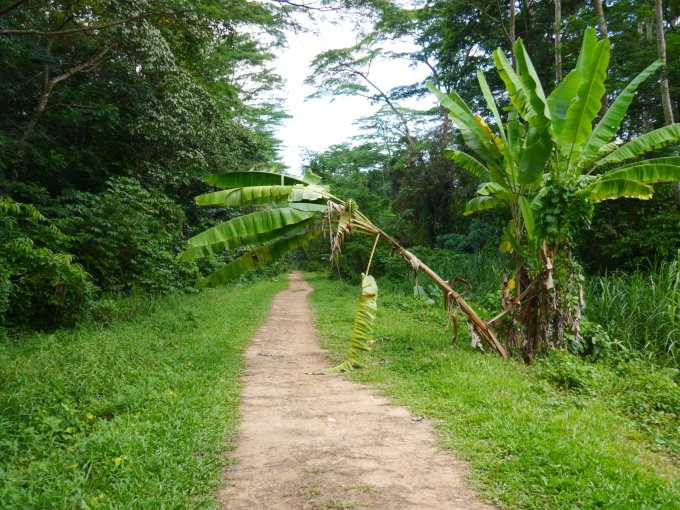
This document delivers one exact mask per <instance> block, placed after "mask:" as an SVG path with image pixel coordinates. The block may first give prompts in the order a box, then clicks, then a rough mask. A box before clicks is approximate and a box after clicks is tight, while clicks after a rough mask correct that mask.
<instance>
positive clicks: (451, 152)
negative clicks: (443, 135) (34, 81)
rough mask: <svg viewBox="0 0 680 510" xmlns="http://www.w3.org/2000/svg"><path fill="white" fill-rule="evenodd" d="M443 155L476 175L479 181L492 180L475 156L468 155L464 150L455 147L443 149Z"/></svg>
mask: <svg viewBox="0 0 680 510" xmlns="http://www.w3.org/2000/svg"><path fill="white" fill-rule="evenodd" d="M444 157H445V158H450V159H452V160H454V161H455V162H456V163H458V164H459V165H460V166H461V167H462V168H464V169H465V170H467V171H468V172H470V173H471V174H472V175H474V176H475V177H477V178H478V179H479V180H480V181H481V182H489V181H491V180H492V179H491V174H490V173H489V170H488V169H487V168H486V167H485V166H484V165H482V164H481V163H480V162H479V161H477V160H476V159H475V158H473V157H472V156H468V155H467V154H465V153H464V152H461V151H458V150H455V149H447V150H445V151H444Z"/></svg>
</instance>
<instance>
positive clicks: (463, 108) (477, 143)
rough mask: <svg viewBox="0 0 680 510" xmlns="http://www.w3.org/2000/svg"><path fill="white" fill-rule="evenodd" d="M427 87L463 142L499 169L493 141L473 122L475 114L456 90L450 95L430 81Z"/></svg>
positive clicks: (490, 164)
mask: <svg viewBox="0 0 680 510" xmlns="http://www.w3.org/2000/svg"><path fill="white" fill-rule="evenodd" d="M426 85H427V88H428V89H429V90H430V92H432V93H433V94H434V95H435V96H437V99H438V100H439V102H440V103H441V104H442V106H444V107H445V108H447V109H448V110H449V117H450V118H451V120H452V121H453V123H454V124H455V125H456V127H457V128H458V130H459V131H460V133H461V135H462V136H463V139H464V140H465V143H466V144H467V145H468V146H469V147H470V149H472V150H473V151H474V152H475V154H477V155H478V156H479V157H480V158H482V159H483V160H484V161H485V162H486V163H487V164H488V165H489V166H494V167H496V168H498V169H499V170H501V167H499V165H498V163H499V162H498V158H495V157H494V155H493V153H492V150H491V145H492V144H493V141H492V140H490V139H489V138H488V137H487V136H486V135H485V134H484V131H483V130H482V129H481V128H480V126H479V125H478V124H477V122H475V116H474V115H473V114H472V112H471V111H470V108H468V106H467V105H466V104H465V102H464V101H463V100H462V99H461V98H460V96H459V95H458V94H456V92H451V97H449V96H447V95H446V94H444V93H443V92H440V91H439V89H437V87H435V86H433V85H432V84H431V83H429V82H428V83H426Z"/></svg>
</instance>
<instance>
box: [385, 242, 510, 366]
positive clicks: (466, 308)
mask: <svg viewBox="0 0 680 510" xmlns="http://www.w3.org/2000/svg"><path fill="white" fill-rule="evenodd" d="M380 237H382V238H383V239H384V240H385V241H386V242H387V243H388V244H389V245H390V246H391V247H392V248H394V249H395V250H396V251H397V252H398V253H399V255H401V256H402V258H403V259H404V260H406V261H407V262H409V263H410V264H411V265H412V266H413V267H414V268H418V270H420V271H422V272H423V273H425V274H426V275H427V276H429V277H430V279H431V280H432V281H433V282H434V283H436V284H437V285H438V286H439V288H440V289H442V290H443V291H444V292H445V293H446V294H447V295H448V296H451V297H452V298H453V300H454V301H455V302H456V304H457V305H458V307H459V308H460V310H461V312H463V313H464V314H465V315H466V316H467V317H468V319H470V321H471V322H472V325H473V326H474V328H475V331H476V332H477V334H478V335H479V336H480V337H481V338H482V340H483V341H484V343H486V344H487V345H488V346H489V347H490V348H491V349H492V350H493V351H494V352H496V353H497V354H499V355H500V356H502V357H503V358H505V359H507V358H508V353H507V352H506V350H505V349H504V348H503V346H502V345H501V343H500V342H499V341H498V340H497V339H496V336H495V335H494V334H493V331H491V329H489V326H488V325H487V323H486V322H484V320H483V319H482V318H481V317H480V316H479V315H477V313H476V312H475V311H474V310H473V309H472V308H471V307H470V305H469V304H468V303H467V301H465V300H464V299H463V297H462V296H461V295H460V294H458V292H456V291H455V290H454V288H453V287H452V286H451V285H450V284H449V282H447V281H446V280H444V279H442V278H441V277H440V276H439V275H438V274H437V273H435V272H434V271H432V269H430V268H429V267H428V266H427V265H425V264H423V262H422V261H421V260H419V259H418V258H417V257H416V256H415V255H413V253H411V252H410V251H408V250H407V249H405V248H404V247H403V246H401V245H400V244H399V243H397V242H396V241H395V240H394V239H392V238H391V237H390V236H388V235H387V234H385V233H384V232H382V231H381V232H380Z"/></svg>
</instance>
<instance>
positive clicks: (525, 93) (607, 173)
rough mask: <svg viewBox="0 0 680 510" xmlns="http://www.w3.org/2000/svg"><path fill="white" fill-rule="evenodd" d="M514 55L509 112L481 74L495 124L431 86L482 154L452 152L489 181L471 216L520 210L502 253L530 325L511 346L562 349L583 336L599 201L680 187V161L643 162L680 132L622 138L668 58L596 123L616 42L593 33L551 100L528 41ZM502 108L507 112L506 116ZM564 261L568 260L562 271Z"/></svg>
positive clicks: (502, 67)
mask: <svg viewBox="0 0 680 510" xmlns="http://www.w3.org/2000/svg"><path fill="white" fill-rule="evenodd" d="M513 54H514V60H515V67H514V68H513V66H512V65H511V64H510V62H509V60H508V59H507V57H506V56H505V55H504V54H503V52H502V51H501V50H500V48H498V49H497V50H496V51H495V52H494V53H493V59H494V62H495V65H496V69H497V71H498V73H499V75H500V77H501V79H502V81H503V83H504V84H505V88H506V91H507V97H508V98H509V104H508V105H506V106H505V107H504V108H502V109H499V107H498V105H497V103H496V101H495V99H494V97H493V94H492V93H491V90H490V88H489V86H488V84H487V82H486V79H485V77H484V74H483V73H482V72H481V71H478V74H477V76H478V81H479V85H480V89H481V93H482V95H483V96H484V98H485V100H486V103H487V105H488V108H489V110H490V111H491V114H492V115H491V119H492V120H491V121H490V122H487V121H485V120H484V118H483V117H482V116H481V115H479V114H474V113H473V112H472V111H471V110H470V108H469V107H468V106H467V105H466V104H465V103H464V102H463V100H462V99H461V98H460V96H459V95H458V94H457V93H456V92H452V93H451V94H450V95H448V96H447V95H446V94H443V93H442V92H440V91H439V90H437V89H436V88H435V87H433V86H432V85H430V84H428V88H429V89H430V90H431V91H432V92H433V93H434V94H435V95H436V97H437V98H438V100H439V101H440V103H441V104H442V106H444V107H446V108H447V109H448V111H449V117H450V118H451V120H452V121H453V122H454V124H455V125H456V126H457V127H458V129H459V130H460V133H461V135H462V137H463V140H464V141H465V144H466V145H467V147H468V149H469V151H471V152H472V153H474V156H473V155H469V154H468V153H466V152H463V151H461V150H457V149H452V150H447V151H445V155H446V156H447V157H449V158H451V159H453V160H454V161H456V162H457V163H458V164H459V165H460V166H461V167H462V168H464V169H466V170H468V171H469V172H471V173H472V174H474V175H475V176H476V177H477V178H478V179H479V180H480V185H479V188H478V190H477V196H476V197H475V198H473V199H472V200H470V201H469V202H468V203H467V205H466V209H465V211H464V213H465V214H472V213H474V212H477V211H482V210H488V209H503V210H506V211H509V213H510V217H511V220H510V221H509V223H508V225H507V227H505V228H504V230H503V234H504V239H503V243H502V245H501V250H502V251H508V252H514V254H515V272H516V274H515V281H516V287H515V300H514V303H513V304H510V305H509V306H512V307H515V308H517V309H518V310H517V314H516V315H517V316H518V318H519V322H520V323H521V324H522V326H521V327H520V328H514V332H511V334H510V337H511V338H510V341H509V343H510V344H511V345H513V346H514V347H521V348H522V349H524V351H525V353H529V354H531V353H535V352H536V351H537V350H538V349H540V348H541V346H542V340H543V339H545V341H547V342H552V343H553V344H554V345H556V346H562V345H563V344H564V341H565V334H566V335H571V336H572V338H575V339H576V340H578V339H579V325H578V319H579V317H580V309H581V307H582V295H581V291H580V285H579V284H578V282H577V280H579V279H580V278H581V276H580V275H579V274H576V273H575V271H574V270H575V268H577V265H576V264H574V261H573V259H572V257H571V251H570V246H569V245H570V239H571V235H572V234H573V232H574V231H575V230H576V229H577V228H579V226H580V225H582V224H584V223H585V222H587V221H589V218H590V216H591V215H592V208H593V204H594V203H596V202H599V201H602V200H608V199H616V198H622V197H633V198H640V199H648V198H650V197H651V196H652V194H653V188H652V187H651V186H650V185H651V184H654V183H657V182H668V181H678V180H680V157H678V156H669V157H660V158H654V159H643V160H636V158H638V157H639V156H640V155H642V154H644V153H645V152H648V151H651V150H653V149H659V148H662V147H664V146H667V145H669V144H671V143H673V142H675V141H677V140H678V139H680V125H678V124H675V125H671V126H665V127H663V128H660V129H657V130H655V131H652V132H649V133H646V134H644V135H642V136H640V137H638V138H636V139H634V140H632V141H630V142H628V143H625V144H622V143H621V142H620V141H619V140H618V139H616V133H617V131H618V129H619V126H620V125H621V122H622V121H623V119H624V117H625V115H626V111H627V110H628V107H629V106H630V104H631V102H632V100H633V96H634V94H635V90H636V89H637V87H638V86H639V85H640V84H641V83H642V82H643V81H644V80H645V79H647V78H648V77H649V76H651V75H652V73H654V72H655V71H656V70H657V69H658V68H659V67H660V66H661V65H662V64H663V62H662V61H661V60H658V61H656V62H654V63H652V64H651V65H649V66H648V67H647V68H646V69H645V70H644V71H642V72H641V73H640V74H639V75H638V76H637V77H636V78H635V79H633V80H632V81H631V82H630V83H629V84H628V85H627V86H626V87H625V88H624V89H623V90H622V91H621V93H620V94H619V95H618V97H617V98H616V100H615V101H614V102H613V103H612V105H611V107H610V108H609V110H608V111H607V112H606V113H605V114H604V115H603V116H602V118H601V119H600V120H599V122H597V123H596V124H595V125H593V124H594V122H595V120H596V119H597V117H598V114H599V112H600V108H601V99H602V97H603V95H604V94H605V87H604V81H605V79H606V77H607V67H608V64H609V55H610V43H609V40H608V39H603V40H600V41H598V40H597V36H596V33H595V30H593V29H587V30H586V31H585V34H584V38H583V43H582V46H581V52H580V54H579V57H578V60H577V62H576V67H575V68H574V69H573V70H572V71H571V72H570V73H569V74H568V75H567V76H566V77H565V78H564V80H563V81H562V82H561V83H560V84H559V85H558V86H557V87H556V88H555V89H554V90H553V92H552V93H551V94H550V95H546V94H545V92H544V91H543V88H542V86H541V83H540V81H539V78H538V74H537V73H536V70H535V68H534V66H533V64H532V62H531V60H530V58H529V56H528V53H527V51H526V48H525V47H524V44H523V43H522V40H521V39H518V40H517V42H516V43H515V44H514V46H513ZM501 111H505V112H507V114H506V115H505V117H502V116H501V114H500V112H501ZM624 162H628V163H626V164H622V163H624ZM558 257H561V259H563V260H561V261H558V263H557V264H553V263H554V262H555V261H556V258H558ZM535 262H537V263H538V265H539V266H541V268H540V271H539V270H533V272H532V271H531V270H530V269H529V267H528V266H534V267H536V265H537V264H536V263H535ZM562 262H563V263H562ZM567 266H568V267H567ZM565 267H566V269H565ZM559 271H562V275H561V276H562V281H561V282H559V281H558V284H559V285H558V287H560V288H558V289H557V290H556V291H555V292H558V293H559V292H560V291H561V292H562V296H561V298H560V297H559V296H558V298H557V299H555V298H554V295H553V297H551V294H550V291H553V288H554V287H555V281H554V279H553V274H554V273H556V272H559ZM530 273H533V274H532V275H531V276H530ZM558 280H559V279H558ZM530 287H531V288H530ZM551 300H552V301H551ZM560 301H561V303H560ZM574 301H575V302H578V303H579V304H578V305H577V306H576V308H575V309H572V308H571V305H570V304H569V303H571V302H574ZM556 303H557V304H556ZM566 325H568V326H569V331H565V326H566Z"/></svg>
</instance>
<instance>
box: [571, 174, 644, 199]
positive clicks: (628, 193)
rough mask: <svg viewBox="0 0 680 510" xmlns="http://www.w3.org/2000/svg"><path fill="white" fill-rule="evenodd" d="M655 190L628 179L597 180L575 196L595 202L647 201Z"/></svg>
mask: <svg viewBox="0 0 680 510" xmlns="http://www.w3.org/2000/svg"><path fill="white" fill-rule="evenodd" d="M653 193H654V188H652V187H651V186H648V185H647V184H644V183H642V182H637V181H631V180H628V179H606V180H597V181H596V182H594V183H593V184H591V185H589V186H588V187H586V188H584V189H582V190H579V191H577V192H576V193H574V194H575V195H581V196H584V197H586V198H587V199H589V200H592V201H594V202H600V201H602V200H608V199H611V198H623V197H628V198H639V199H641V200H646V199H649V198H652V194H653Z"/></svg>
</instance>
